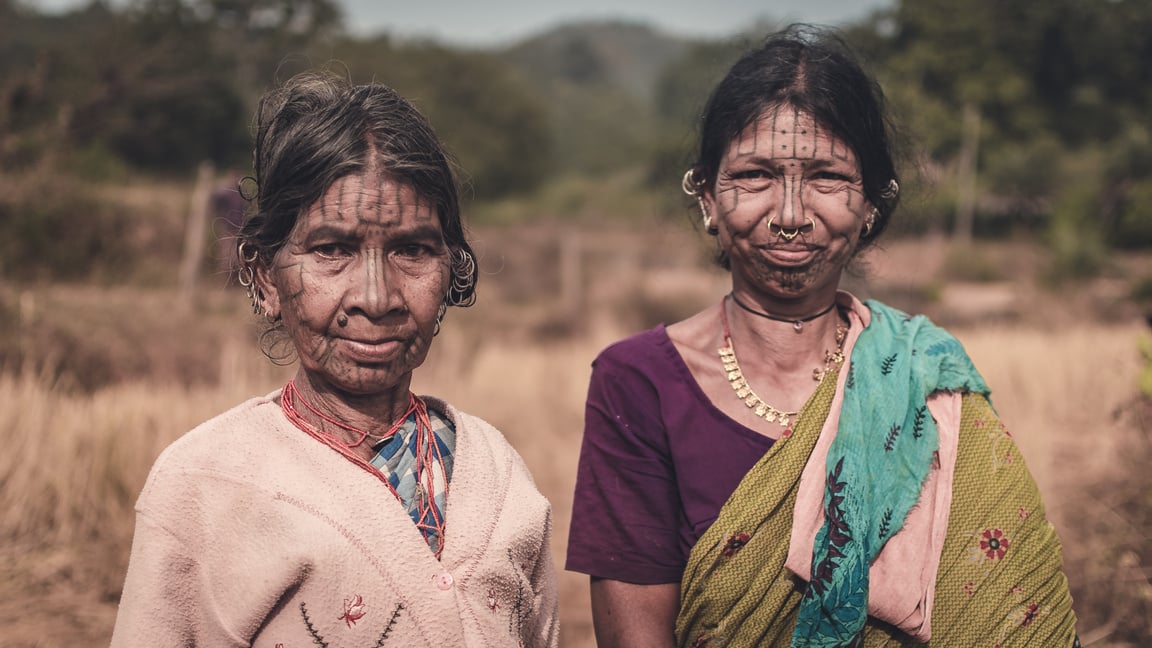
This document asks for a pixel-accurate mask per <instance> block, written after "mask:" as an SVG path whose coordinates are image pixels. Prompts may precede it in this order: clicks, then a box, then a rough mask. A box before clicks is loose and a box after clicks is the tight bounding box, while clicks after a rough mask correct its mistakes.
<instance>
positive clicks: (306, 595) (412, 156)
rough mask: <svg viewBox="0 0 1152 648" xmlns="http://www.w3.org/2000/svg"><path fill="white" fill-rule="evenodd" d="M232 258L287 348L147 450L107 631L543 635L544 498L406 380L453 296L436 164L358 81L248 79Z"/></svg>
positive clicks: (283, 637) (293, 636) (336, 636)
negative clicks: (248, 203) (241, 217)
mask: <svg viewBox="0 0 1152 648" xmlns="http://www.w3.org/2000/svg"><path fill="white" fill-rule="evenodd" d="M257 122H258V123H257V132H256V142H255V180H256V187H257V189H256V190H255V196H254V197H253V208H252V209H251V215H250V216H249V218H248V219H247V220H246V222H245V223H244V225H243V228H242V229H241V231H240V234H239V237H240V245H239V256H240V263H241V269H240V281H241V283H242V284H244V285H246V286H248V288H249V294H250V297H251V298H252V300H253V305H254V307H255V309H256V310H257V311H258V312H259V313H262V314H263V315H264V316H265V317H266V318H267V319H268V321H269V322H272V323H273V328H274V329H275V330H276V331H277V332H281V333H283V336H281V337H280V340H281V341H285V340H286V341H287V342H288V343H290V347H291V349H293V350H294V351H295V355H296V357H297V358H298V359H299V370H298V371H297V372H296V374H295V377H294V378H293V379H292V380H291V381H289V382H288V383H287V384H286V385H285V386H284V388H283V389H281V390H277V391H275V392H273V393H272V394H269V395H267V396H263V397H259V398H254V399H252V400H249V401H247V402H245V403H243V404H241V405H239V406H237V407H236V408H234V409H232V410H230V411H228V412H225V413H223V414H221V415H220V416H217V417H216V418H213V419H212V420H210V421H208V422H206V423H204V424H202V425H200V426H199V427H197V428H196V429H195V430H193V431H192V432H190V433H189V434H187V435H185V436H184V437H182V438H181V439H179V440H178V441H176V442H175V443H174V444H172V446H171V447H169V448H168V449H167V450H165V451H164V453H163V454H162V455H161V456H160V458H159V459H158V460H157V461H156V464H155V466H154V467H153V469H152V472H151V474H150V476H149V477H148V481H147V483H146V485H145V487H144V490H143V492H142V494H141V495H140V499H139V502H138V504H137V508H136V510H137V525H136V536H135V539H134V542H133V547H132V554H131V561H130V564H129V568H128V575H127V579H126V582H125V585H124V593H123V596H122V598H121V603H120V611H119V617H118V619H117V623H116V628H115V632H114V636H113V640H112V644H113V645H114V646H148V647H156V646H192V645H197V646H213V647H217V646H265V647H267V648H274V647H294V646H312V645H319V646H344V647H351V646H365V647H368V646H381V645H393V644H396V645H403V646H428V647H435V648H445V647H447V646H477V647H479V646H485V647H486V646H555V645H557V641H558V627H557V593H556V583H555V575H554V572H553V567H552V562H551V558H550V553H549V533H550V531H549V529H550V507H549V504H548V502H547V501H546V500H545V498H544V497H543V496H542V495H541V494H540V493H539V492H538V491H537V489H536V487H535V486H534V484H533V481H532V478H531V477H530V475H529V473H528V471H527V470H526V468H525V465H524V462H523V461H522V460H521V458H520V457H519V456H518V455H517V453H516V452H515V451H514V450H513V449H512V448H511V447H510V446H509V444H508V443H507V441H506V440H505V439H504V437H503V436H502V435H501V433H500V432H499V431H497V430H496V429H494V428H493V427H491V426H490V425H488V424H487V423H485V422H484V421H482V420H480V419H478V418H476V417H474V416H470V415H468V414H465V413H464V412H461V411H459V410H457V409H456V408H454V407H452V406H451V405H449V404H448V403H446V402H444V401H442V400H438V399H436V398H433V397H430V396H418V395H416V394H414V393H412V392H411V390H410V384H411V381H412V372H413V370H415V369H416V368H417V367H419V366H420V365H421V363H423V362H424V359H425V357H426V356H427V354H428V349H429V346H430V345H431V343H432V340H433V338H434V336H435V335H436V333H437V332H438V331H439V330H440V326H441V321H442V318H443V317H444V313H445V310H446V309H447V307H448V306H467V305H469V304H470V303H471V302H472V300H473V291H474V287H475V281H476V265H475V263H474V262H473V257H472V253H471V250H470V248H469V245H468V243H467V242H466V241H465V240H464V232H463V226H462V224H461V219H460V207H459V203H458V198H457V189H456V184H455V180H454V176H453V173H452V170H451V167H450V165H449V162H448V159H447V157H446V155H445V152H444V150H443V149H442V147H441V144H440V143H439V141H438V140H437V138H436V136H435V135H434V134H433V132H432V129H431V128H430V126H429V125H428V123H427V122H426V121H425V119H424V118H423V116H421V114H420V113H419V112H417V110H416V109H415V108H414V107H413V106H412V105H411V104H410V103H409V102H407V101H406V100H405V99H403V98H402V97H401V96H399V95H397V94H396V92H394V91H393V90H391V89H389V88H387V87H385V86H383V85H379V84H372V85H363V86H351V85H349V84H348V83H346V82H344V81H342V80H340V79H338V78H335V77H330V76H327V75H323V74H307V75H303V76H300V77H296V78H294V79H293V80H291V81H289V82H288V83H287V84H285V85H284V86H283V87H282V88H280V89H278V90H276V91H273V92H271V93H269V94H268V95H267V96H265V97H264V98H263V99H262V102H261V106H260V110H259V112H258V115H257Z"/></svg>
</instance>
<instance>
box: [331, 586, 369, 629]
mask: <svg viewBox="0 0 1152 648" xmlns="http://www.w3.org/2000/svg"><path fill="white" fill-rule="evenodd" d="M365 607H367V606H366V605H364V599H363V597H361V596H360V595H359V594H356V595H355V596H353V597H352V598H351V599H344V614H341V615H340V616H339V617H338V618H339V619H340V620H341V621H343V622H344V623H345V624H347V626H348V627H349V628H351V627H352V626H354V625H356V622H357V621H359V620H360V619H362V618H363V617H364V615H365V614H367V612H365V611H364V608H365Z"/></svg>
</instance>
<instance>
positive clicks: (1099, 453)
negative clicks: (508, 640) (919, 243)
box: [0, 251, 1152, 648]
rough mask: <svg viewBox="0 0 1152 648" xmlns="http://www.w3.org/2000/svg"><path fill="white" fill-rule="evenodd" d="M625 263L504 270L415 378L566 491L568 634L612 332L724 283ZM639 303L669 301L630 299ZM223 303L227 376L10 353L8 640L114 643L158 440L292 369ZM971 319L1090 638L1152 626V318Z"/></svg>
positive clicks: (5, 442) (3, 579) (980, 358)
mask: <svg viewBox="0 0 1152 648" xmlns="http://www.w3.org/2000/svg"><path fill="white" fill-rule="evenodd" d="M601 252H603V251H601ZM601 265H608V264H601ZM611 267H612V268H614V270H613V272H612V273H611V275H610V276H609V277H608V278H607V279H606V280H605V278H603V277H599V278H598V281H594V280H593V279H590V278H586V279H585V283H586V284H587V286H586V290H587V292H586V298H587V301H586V302H585V303H584V307H583V308H582V309H580V310H579V313H578V315H573V313H575V312H576V311H574V310H572V309H571V305H570V304H568V305H565V304H563V303H553V302H550V301H547V300H545V299H544V296H545V295H556V294H559V293H562V292H563V291H550V292H549V291H545V292H544V293H542V294H537V295H536V298H535V299H515V298H513V297H510V296H509V292H508V291H509V289H508V288H507V287H506V286H500V285H489V286H487V287H486V292H485V293H484V294H482V301H481V303H480V305H478V306H477V307H476V308H475V309H474V310H472V311H453V312H452V313H450V314H449V319H448V321H447V322H446V323H445V327H444V332H443V333H442V334H441V336H440V337H438V338H437V340H436V343H435V345H434V347H433V351H432V354H431V355H430V357H429V359H428V362H427V363H426V364H425V366H424V367H422V368H421V369H419V370H418V372H417V374H416V380H415V384H414V387H415V388H416V389H417V390H418V391H421V392H424V393H432V394H436V395H439V396H442V397H445V398H447V399H448V400H449V401H450V402H453V403H454V404H456V405H457V406H459V407H461V408H462V409H464V410H466V411H469V412H472V413H474V414H477V415H479V416H482V417H484V418H486V419H487V420H489V421H491V422H492V423H493V424H495V425H496V426H497V427H499V428H500V429H501V430H503V431H504V432H505V434H506V435H507V436H508V438H509V440H510V441H511V442H512V444H513V445H514V446H515V447H516V448H517V449H518V450H519V451H520V452H521V454H522V455H523V456H524V458H525V460H526V461H527V463H528V465H529V467H530V468H531V470H532V472H533V474H534V475H535V478H536V480H537V483H538V485H539V487H540V489H541V490H542V491H543V492H544V493H545V495H547V496H548V497H549V499H550V500H551V501H552V503H553V507H554V512H555V528H554V534H555V535H554V540H553V550H554V558H555V562H556V566H557V569H558V570H561V571H560V585H561V606H562V610H561V612H562V645H563V646H565V647H566V648H580V647H585V646H592V645H593V640H592V630H591V617H590V612H589V608H588V588H587V580H586V578H585V577H583V576H580V575H577V574H571V573H567V572H563V571H562V567H563V556H564V550H565V546H566V537H567V532H568V521H569V516H570V512H571V497H572V487H573V483H574V480H575V471H576V461H577V456H578V452H579V444H580V432H581V425H582V418H583V400H584V395H585V389H586V385H587V379H588V374H589V371H590V366H589V363H590V361H591V360H592V358H593V357H594V356H595V354H596V353H597V352H598V351H599V350H600V349H601V348H602V347H603V346H604V345H606V344H607V343H609V342H610V341H612V340H614V339H616V338H618V337H620V336H622V335H624V334H627V333H629V332H631V331H633V330H635V329H636V328H637V327H638V326H642V325H647V324H650V323H651V320H652V319H654V318H663V317H668V316H670V315H671V314H674V313H673V312H672V311H673V310H690V309H692V308H696V307H699V306H702V305H704V304H705V303H708V302H709V301H710V300H713V299H716V298H718V297H719V294H720V293H719V292H717V290H722V287H721V288H718V285H719V286H722V282H721V283H720V284H718V283H717V282H716V281H715V275H712V274H709V273H708V272H703V273H697V274H698V275H699V276H697V277H696V279H695V280H694V281H696V283H695V284H692V285H694V286H695V287H694V288H692V289H691V290H688V289H684V290H680V291H670V290H669V286H668V282H667V281H664V282H661V281H653V280H652V278H653V277H656V276H659V277H663V278H665V279H668V278H670V277H678V278H679V280H678V283H677V284H676V285H677V286H682V287H683V286H687V285H689V284H691V283H692V282H691V281H685V280H684V278H683V277H684V276H685V274H684V273H685V272H689V270H690V267H678V268H662V269H653V268H652V267H650V266H648V265H646V264H645V263H643V262H635V260H633V261H629V262H626V263H623V264H620V263H617V264H615V265H611ZM620 268H632V269H633V270H632V274H628V273H627V272H623V271H621V270H620ZM584 272H586V273H587V272H591V270H587V269H586V270H585V271H584ZM689 274H690V273H689ZM489 279H490V277H489ZM558 280H559V279H558ZM492 283H496V282H492ZM482 286H483V284H482ZM525 293H526V294H528V293H531V291H527V290H526V291H525ZM233 298H234V299H236V300H240V301H242V299H243V298H242V296H240V295H229V299H233ZM485 298H487V299H488V301H484V299H485ZM145 301H147V300H145ZM156 301H157V302H160V303H162V301H163V300H159V299H158V300H156ZM625 302H628V303H632V304H647V305H648V306H647V307H648V308H656V309H658V310H657V311H655V312H642V313H637V312H634V311H632V312H629V311H627V310H626V309H624V307H623V304H624V303H625ZM672 302H675V305H674V306H675V307H674V309H673V307H671V306H669V304H670V303H672ZM241 306H242V304H241ZM212 308H215V309H216V310H215V311H213V312H214V313H215V315H214V317H219V318H220V319H221V321H224V322H227V321H231V322H232V326H231V328H230V329H227V330H230V331H232V332H231V333H222V334H220V335H218V336H217V337H214V338H213V341H214V342H213V344H214V346H213V347H212V348H214V349H215V351H214V355H213V356H212V357H211V358H208V360H211V361H212V362H211V365H212V367H213V368H214V371H215V372H216V375H217V376H218V377H217V378H216V379H214V380H207V381H201V382H192V383H188V382H187V381H183V382H181V381H179V380H174V379H170V378H171V377H169V379H166V378H165V377H164V376H163V375H157V376H156V377H154V378H150V379H140V378H131V379H126V380H121V381H118V382H115V383H112V384H108V385H105V386H102V387H97V388H95V389H94V390H90V391H86V390H80V389H76V388H75V384H76V381H70V380H67V379H66V377H64V378H62V377H61V374H59V372H54V371H52V370H51V367H46V368H45V367H41V368H39V369H29V370H13V368H10V369H9V371H8V372H0V403H2V404H3V405H2V406H0V504H2V506H0V628H2V630H0V646H11V647H13V648H15V647H22V646H40V647H54V646H74V645H85V646H96V645H106V644H107V641H108V638H109V636H110V633H111V626H112V623H113V621H114V618H115V609H116V601H117V599H118V596H119V590H120V586H121V582H122V579H123V575H124V569H125V568H126V562H127V556H128V549H129V543H130V538H131V533H132V526H133V522H134V520H133V512H132V505H133V501H134V499H135V497H136V494H137V493H138V491H139V489H140V487H141V486H142V484H143V481H144V478H145V476H146V474H147V471H148V469H149V467H150V465H151V463H152V461H153V459H154V458H155V456H156V455H157V454H158V453H159V452H160V450H161V449H162V448H163V447H165V446H166V445H167V444H168V443H170V442H171V441H172V440H174V439H175V438H177V437H178V436H179V435H181V434H183V433H184V432H186V431H187V430H189V429H191V428H192V427H193V426H194V425H196V424H197V423H199V422H200V421H203V420H205V419H207V418H209V417H211V416H213V415H215V414H217V413H219V412H222V411H224V410H225V409H227V408H229V407H231V406H232V405H234V404H236V403H238V402H240V401H241V400H243V399H245V398H248V397H250V396H252V395H256V394H262V393H266V392H268V391H270V390H272V389H274V388H276V387H278V386H280V385H281V384H282V383H283V381H284V380H285V379H286V378H287V375H288V373H287V370H285V369H281V368H276V367H272V366H271V365H269V363H268V362H267V361H266V360H265V359H264V358H263V357H262V356H261V355H260V353H259V350H258V349H257V348H256V345H255V344H254V343H253V341H252V340H251V339H250V335H248V334H247V330H246V328H245V325H244V324H243V322H246V321H247V318H248V317H250V316H249V315H245V314H244V313H243V308H242V307H241V308H239V309H237V311H236V313H235V314H234V315H227V316H222V315H220V313H219V308H218V307H216V306H213V307H212ZM557 313H562V314H564V317H558V316H557ZM570 317H578V318H579V319H580V322H581V323H580V324H579V325H575V324H573V323H572V321H571V320H570ZM240 318H244V319H240ZM187 326H188V333H187V334H186V336H185V337H187V336H191V331H194V330H196V329H197V328H199V327H203V326H207V324H205V323H204V321H198V319H197V318H196V317H191V318H188V323H187ZM953 331H954V332H955V333H956V334H957V336H958V337H959V338H960V339H961V341H962V342H964V344H965V345H966V346H967V348H968V349H969V351H970V353H971V354H972V356H973V358H974V360H975V361H976V363H977V366H979V367H980V369H981V371H982V372H983V373H984V375H985V377H986V379H987V380H988V382H989V384H990V385H991V387H992V389H993V400H994V403H995V405H996V407H997V408H998V410H999V411H1000V413H1001V415H1002V416H1003V418H1004V420H1005V422H1006V423H1007V425H1008V427H1009V429H1010V430H1011V431H1012V432H1013V434H1014V436H1015V438H1016V440H1017V442H1018V443H1019V445H1020V447H1021V451H1022V453H1023V455H1024V457H1025V460H1026V461H1027V462H1028V464H1029V467H1030V468H1031V469H1032V471H1033V473H1034V474H1035V476H1036V478H1037V481H1038V483H1039V484H1040V487H1041V490H1042V492H1043V493H1044V494H1045V498H1046V502H1047V504H1048V508H1049V511H1050V513H1051V515H1052V518H1053V520H1054V522H1055V524H1056V525H1057V528H1058V530H1059V531H1060V535H1061V537H1062V539H1063V541H1064V545H1065V550H1066V564H1067V571H1068V574H1069V578H1070V580H1071V583H1072V586H1073V592H1074V595H1075V596H1076V598H1077V609H1078V611H1079V614H1080V616H1081V625H1080V631H1081V633H1082V635H1083V637H1084V639H1085V640H1086V641H1085V645H1092V646H1114V647H1120V646H1143V645H1152V620H1150V619H1152V586H1150V585H1149V581H1150V577H1152V573H1150V571H1152V564H1150V561H1152V541H1150V537H1149V533H1152V525H1150V524H1149V509H1152V501H1149V498H1152V478H1150V474H1152V471H1149V470H1148V469H1147V467H1146V465H1144V463H1142V462H1144V461H1147V460H1149V459H1152V451H1150V450H1149V439H1148V428H1147V427H1146V426H1145V421H1144V419H1142V418H1141V417H1140V416H1137V415H1136V414H1140V413H1141V412H1142V410H1140V408H1139V407H1138V406H1137V405H1138V401H1137V400H1135V398H1136V384H1137V380H1136V375H1137V372H1138V371H1139V370H1140V368H1141V366H1140V359H1139V354H1138V351H1137V339H1138V337H1139V336H1140V335H1144V334H1145V331H1144V329H1143V328H1142V324H1140V322H1138V321H1133V320H1130V321H1128V323H1124V324H1107V323H1084V324H1081V325H1078V326H1051V325H1050V324H1046V325H1043V326H1040V325H1031V324H1027V323H1020V322H1017V323H1015V324H1011V325H1008V324H1001V325H996V326H989V325H980V326H964V325H961V326H957V327H954V328H953ZM169 343H170V344H179V345H187V344H193V342H192V341H191V340H187V339H181V338H175V339H173V340H170V341H169ZM197 348H201V349H202V348H205V347H203V346H199V347H197ZM200 355H204V353H203V352H201V353H200ZM200 373H204V372H200Z"/></svg>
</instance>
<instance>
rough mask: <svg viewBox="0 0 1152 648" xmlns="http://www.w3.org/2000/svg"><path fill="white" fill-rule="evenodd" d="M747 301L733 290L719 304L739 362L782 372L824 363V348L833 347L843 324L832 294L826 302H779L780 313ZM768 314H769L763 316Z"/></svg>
mask: <svg viewBox="0 0 1152 648" xmlns="http://www.w3.org/2000/svg"><path fill="white" fill-rule="evenodd" d="M737 299H739V300H740V301H739V302H737ZM749 302H750V300H748V299H747V297H746V296H743V295H738V294H737V293H735V292H734V293H733V294H732V295H730V296H729V297H728V298H727V299H725V300H723V302H722V303H721V307H722V308H725V309H726V310H725V314H726V315H727V318H728V326H729V334H730V336H731V339H732V345H733V346H734V347H735V348H736V352H737V354H738V355H739V356H740V358H741V359H740V362H742V363H745V364H747V365H749V366H750V367H766V368H771V369H773V370H774V371H775V372H783V373H791V372H806V373H807V372H811V369H812V365H813V363H815V364H820V363H822V362H824V353H825V351H827V350H828V349H834V348H835V346H836V328H837V326H844V325H846V321H845V319H844V316H843V315H842V312H841V309H840V308H839V307H837V301H836V298H835V297H832V299H831V300H829V301H827V302H826V303H816V302H814V301H811V302H809V303H807V304H805V305H803V307H800V305H793V304H787V305H782V307H781V308H780V309H779V310H777V312H782V313H784V314H782V315H776V313H775V312H772V311H768V310H766V309H763V304H761V303H760V302H752V303H749ZM741 303H743V306H741V305H740V304H741ZM749 309H753V310H755V311H758V312H752V311H750V310H749ZM769 314H770V315H772V317H766V316H765V315H769ZM797 322H799V324H800V325H799V326H798V325H797Z"/></svg>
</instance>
